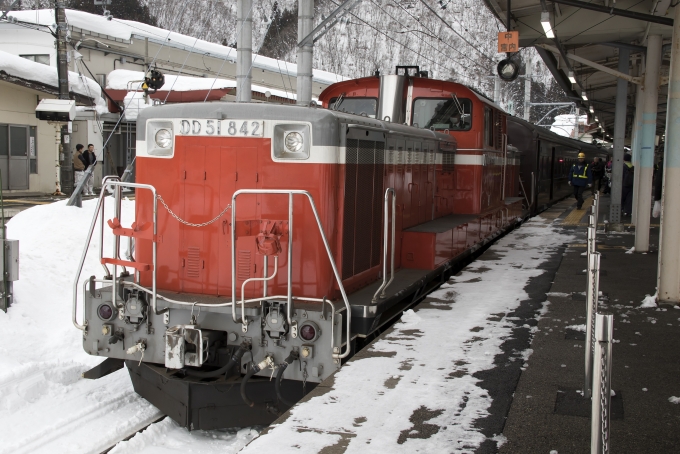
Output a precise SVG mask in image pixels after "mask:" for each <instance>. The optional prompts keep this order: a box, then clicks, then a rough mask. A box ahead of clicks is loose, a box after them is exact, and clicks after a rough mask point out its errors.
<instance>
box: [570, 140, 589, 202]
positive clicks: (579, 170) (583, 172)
mask: <svg viewBox="0 0 680 454" xmlns="http://www.w3.org/2000/svg"><path fill="white" fill-rule="evenodd" d="M585 161H586V155H585V154H583V153H579V154H578V162H577V163H576V164H574V165H572V166H571V170H570V171H569V184H570V185H571V186H572V187H573V188H574V198H575V199H576V209H577V210H580V209H581V207H582V206H583V191H585V189H586V186H587V187H589V188H590V187H592V185H593V173H592V171H591V170H590V166H589V165H588V164H586V162H585Z"/></svg>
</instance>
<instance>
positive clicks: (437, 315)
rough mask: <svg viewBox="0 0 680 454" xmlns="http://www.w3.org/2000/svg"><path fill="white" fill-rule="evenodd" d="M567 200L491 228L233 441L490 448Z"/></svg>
mask: <svg viewBox="0 0 680 454" xmlns="http://www.w3.org/2000/svg"><path fill="white" fill-rule="evenodd" d="M568 206H569V203H566V204H562V205H560V206H558V207H556V208H555V209H553V210H551V211H548V212H545V213H544V214H543V215H542V216H541V217H537V218H534V219H532V220H531V221H530V222H528V223H526V224H524V225H522V226H521V227H520V228H518V229H516V230H515V231H513V232H511V233H509V234H508V235H506V236H505V237H503V238H502V239H500V240H499V241H498V242H497V243H496V244H495V245H493V246H492V247H491V248H489V249H488V250H487V251H486V252H485V253H484V254H483V255H482V256H481V257H480V258H479V259H478V260H477V261H475V262H474V263H472V264H471V265H469V266H468V267H466V268H465V269H464V270H463V271H461V272H460V273H459V274H457V275H456V276H454V277H453V278H452V279H451V280H450V281H449V282H447V283H446V284H444V285H442V286H441V288H440V289H439V290H437V291H435V292H433V293H432V294H430V295H429V296H428V297H427V298H426V299H425V300H424V301H423V302H422V303H421V304H419V305H418V306H417V307H416V309H415V310H412V311H407V312H405V313H404V314H403V315H402V318H401V321H400V322H398V323H396V324H395V325H394V326H392V327H391V328H389V329H388V330H386V331H385V332H384V333H383V334H382V335H380V336H379V337H378V338H377V339H376V340H375V341H374V342H372V344H371V345H369V347H367V348H366V349H364V350H362V351H360V352H359V353H357V355H355V357H354V358H353V359H351V360H350V361H349V362H348V363H347V364H346V365H345V366H344V367H343V368H342V369H340V370H339V371H338V372H336V373H335V374H334V375H333V376H331V377H330V378H329V379H327V380H326V381H324V382H323V383H321V384H320V385H319V386H318V387H317V388H316V389H314V391H312V392H311V393H310V394H308V395H307V396H306V397H305V398H304V399H303V400H302V401H301V402H300V403H299V404H298V405H296V406H295V407H293V409H292V410H291V411H289V412H288V413H286V414H284V415H283V416H282V417H281V418H279V420H277V421H276V422H275V423H274V424H273V425H272V426H270V427H269V428H267V429H265V431H264V432H263V433H262V434H261V435H260V437H259V438H257V439H255V440H254V441H253V442H252V443H250V444H249V445H248V446H247V447H246V448H245V449H244V450H243V451H242V452H244V453H256V452H257V453H259V452H266V451H270V450H273V449H275V450H276V451H277V452H300V453H324V454H331V453H344V452H348V453H349V452H361V453H373V452H380V453H383V452H395V453H416V452H423V453H438V452H496V451H497V449H498V445H499V444H502V442H503V441H504V437H503V436H502V431H503V428H504V425H505V417H506V415H507V414H508V411H509V409H510V405H511V403H512V400H513V393H514V391H515V387H516V384H517V382H518V380H519V378H520V376H521V374H522V369H523V367H524V366H523V365H524V363H525V358H526V356H527V355H528V354H529V351H528V347H529V344H530V342H531V337H532V333H533V331H534V330H535V326H536V324H537V318H539V317H540V314H541V312H542V310H544V305H543V303H544V302H545V300H546V293H547V292H548V291H549V290H550V286H551V282H552V281H553V278H554V275H555V272H556V270H557V267H558V266H559V263H560V260H561V257H562V255H563V253H564V251H565V248H566V243H568V242H570V241H572V240H573V239H574V237H573V235H572V233H571V232H566V233H563V232H562V230H561V228H557V227H555V225H554V223H553V220H555V219H557V218H558V217H559V215H560V214H562V213H563V212H564V209H565V208H566V207H568ZM291 367H300V366H299V365H298V364H294V365H292V366H291Z"/></svg>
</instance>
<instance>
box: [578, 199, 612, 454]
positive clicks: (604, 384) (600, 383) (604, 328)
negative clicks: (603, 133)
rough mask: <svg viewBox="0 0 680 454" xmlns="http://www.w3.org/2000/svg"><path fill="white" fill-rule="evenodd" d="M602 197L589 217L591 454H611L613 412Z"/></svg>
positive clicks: (587, 377) (587, 361)
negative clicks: (602, 302)
mask: <svg viewBox="0 0 680 454" xmlns="http://www.w3.org/2000/svg"><path fill="white" fill-rule="evenodd" d="M599 202H600V198H599V194H597V193H596V194H595V196H594V199H593V207H592V212H591V214H590V215H589V216H588V220H589V222H588V243H587V253H586V255H587V259H588V268H587V281H588V282H587V286H586V313H587V317H586V348H585V366H586V367H585V385H584V388H583V396H584V397H585V398H590V399H591V432H590V452H591V454H605V453H608V452H609V444H610V439H609V436H610V433H609V432H610V430H609V429H610V428H609V420H610V409H611V365H612V336H613V332H614V317H613V315H611V314H601V313H599V311H598V302H599V296H600V259H601V258H602V256H601V254H600V253H599V252H597V218H598V212H599V208H600V207H599Z"/></svg>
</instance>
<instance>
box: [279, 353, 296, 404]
mask: <svg viewBox="0 0 680 454" xmlns="http://www.w3.org/2000/svg"><path fill="white" fill-rule="evenodd" d="M299 357H300V354H299V353H298V352H297V351H295V350H293V351H292V352H290V355H288V358H286V359H285V360H284V361H283V364H281V365H279V371H278V372H277V373H276V383H275V385H274V386H275V388H276V397H277V398H278V399H279V401H281V403H283V405H285V406H286V407H288V408H290V407H292V406H293V403H291V402H288V401H287V400H286V399H284V398H283V396H282V395H281V380H282V379H283V373H284V372H285V371H286V368H287V367H288V366H289V365H291V364H293V362H295V361H297V360H298V358H299Z"/></svg>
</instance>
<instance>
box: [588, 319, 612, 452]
mask: <svg viewBox="0 0 680 454" xmlns="http://www.w3.org/2000/svg"><path fill="white" fill-rule="evenodd" d="M613 335H614V316H613V315H611V314H597V317H596V319H595V338H596V342H595V356H594V363H595V364H594V366H595V367H594V369H595V377H594V382H593V399H592V404H591V405H592V406H591V414H590V453H591V454H605V453H608V452H609V451H610V438H609V435H610V428H609V422H610V414H611V401H612V397H611V389H612V387H611V375H612V337H613Z"/></svg>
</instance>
